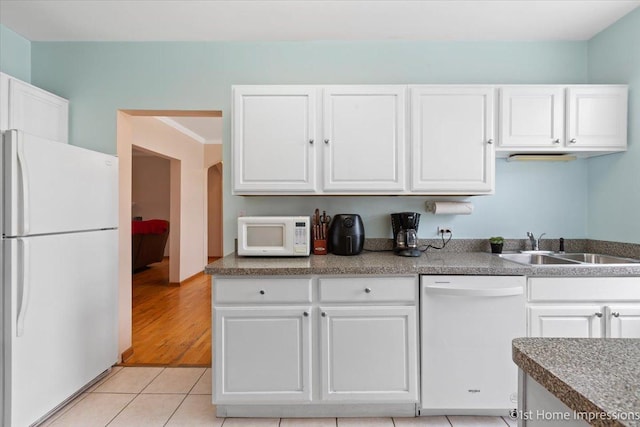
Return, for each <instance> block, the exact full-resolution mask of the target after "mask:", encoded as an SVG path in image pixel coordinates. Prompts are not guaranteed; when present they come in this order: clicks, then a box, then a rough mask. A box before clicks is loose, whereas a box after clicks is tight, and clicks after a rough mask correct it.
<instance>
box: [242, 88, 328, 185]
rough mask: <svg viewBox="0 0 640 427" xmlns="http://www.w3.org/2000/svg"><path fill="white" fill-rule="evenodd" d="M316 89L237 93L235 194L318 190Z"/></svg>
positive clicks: (250, 89)
mask: <svg viewBox="0 0 640 427" xmlns="http://www.w3.org/2000/svg"><path fill="white" fill-rule="evenodd" d="M316 102H317V101H316V89H315V87H312V86H237V87H234V89H233V189H234V192H235V193H236V194H261V193H262V194H269V193H279V192H297V193H313V192H314V191H315V183H316V180H315V176H316V169H315V163H316V162H315V144H317V142H316V141H315V139H316V136H315V132H316Z"/></svg>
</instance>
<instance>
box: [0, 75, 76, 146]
mask: <svg viewBox="0 0 640 427" xmlns="http://www.w3.org/2000/svg"><path fill="white" fill-rule="evenodd" d="M0 98H1V100H0V110H2V112H1V113H0V130H3V131H4V130H7V129H18V130H21V131H24V132H27V133H29V134H31V135H34V136H37V137H40V138H43V139H47V140H50V141H56V142H62V143H65V144H66V143H68V142H69V101H67V100H66V99H64V98H60V97H59V96H56V95H54V94H52V93H49V92H47V91H44V90H42V89H40V88H37V87H35V86H33V85H30V84H29V83H25V82H23V81H21V80H18V79H15V78H13V77H11V76H8V75H6V74H2V75H1V76H0Z"/></svg>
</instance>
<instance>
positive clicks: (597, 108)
mask: <svg viewBox="0 0 640 427" xmlns="http://www.w3.org/2000/svg"><path fill="white" fill-rule="evenodd" d="M407 90H408V92H407ZM498 92H499V93H500V98H499V102H498V98H497V97H496V95H497V94H498ZM407 97H408V100H407ZM232 110H233V114H232V140H233V148H232V156H233V157H232V163H233V172H232V176H233V194H237V195H269V194H273V195H287V194H289V195H296V194H299V195H305V194H308V195H367V194H369V195H371V194H380V195H382V194H390V195H482V194H493V192H494V189H495V183H494V180H495V157H496V155H497V156H498V157H508V156H509V155H510V154H516V153H545V154H546V153H549V154H553V153H556V154H561V153H574V154H576V155H579V156H580V157H586V156H594V155H601V154H608V153H613V152H617V151H624V150H626V146H627V86H624V85H335V86H332V85H324V86H322V85H308V86H295V85H293V86H291V85H266V86H234V87H233V107H232Z"/></svg>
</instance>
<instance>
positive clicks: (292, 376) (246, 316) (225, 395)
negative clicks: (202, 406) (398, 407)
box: [212, 276, 419, 405]
mask: <svg viewBox="0 0 640 427" xmlns="http://www.w3.org/2000/svg"><path fill="white" fill-rule="evenodd" d="M212 295H213V343H214V348H213V352H214V363H213V366H214V373H213V378H214V393H213V395H214V402H215V403H216V404H219V405H243V404H244V405H251V404H256V405H260V404H269V405H278V404H279V405H292V404H301V403H315V404H325V405H326V404H374V403H376V404H379V403H385V404H399V403H402V404H411V405H413V404H415V403H416V402H417V401H418V396H419V393H418V332H417V327H418V326H417V304H418V279H417V276H413V277H406V276H405V277H380V276H378V277H366V276H357V277H325V276H320V277H291V276H288V277H258V278H256V277H249V278H241V277H216V276H214V277H213V292H212Z"/></svg>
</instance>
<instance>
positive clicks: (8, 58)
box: [0, 25, 31, 82]
mask: <svg viewBox="0 0 640 427" xmlns="http://www.w3.org/2000/svg"><path fill="white" fill-rule="evenodd" d="M0 71H2V72H3V73H7V74H9V75H11V76H13V77H16V78H18V79H20V80H24V81H25V82H30V81H31V42H30V41H29V40H27V39H25V38H24V37H22V36H20V35H18V34H16V33H15V32H13V31H11V30H10V29H9V28H7V27H5V26H4V25H0Z"/></svg>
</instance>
